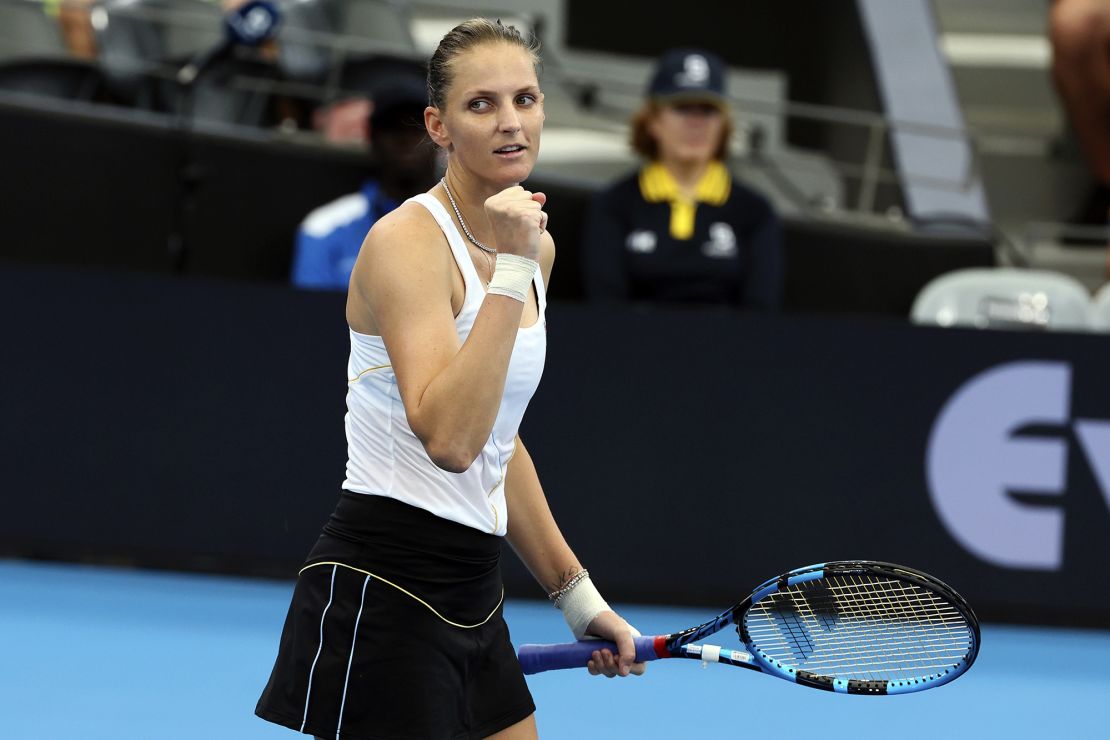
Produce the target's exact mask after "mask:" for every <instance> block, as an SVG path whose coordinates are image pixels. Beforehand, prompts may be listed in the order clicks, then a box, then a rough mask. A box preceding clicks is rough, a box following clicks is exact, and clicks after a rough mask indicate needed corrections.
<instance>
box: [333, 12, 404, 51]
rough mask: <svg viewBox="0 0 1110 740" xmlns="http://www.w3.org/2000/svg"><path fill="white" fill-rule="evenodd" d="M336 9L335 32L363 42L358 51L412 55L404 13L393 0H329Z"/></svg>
mask: <svg viewBox="0 0 1110 740" xmlns="http://www.w3.org/2000/svg"><path fill="white" fill-rule="evenodd" d="M332 2H333V3H335V4H336V6H337V9H338V18H339V26H338V28H339V32H340V33H341V34H343V35H344V36H348V37H353V38H356V39H359V40H360V41H365V42H367V43H366V46H365V48H360V49H352V51H354V52H356V53H358V52H371V53H384V54H402V55H403V54H416V42H415V40H414V39H413V36H412V29H411V27H410V25H409V18H408V14H407V12H406V10H405V8H404V6H403V4H402V3H399V2H396V1H395V0H332Z"/></svg>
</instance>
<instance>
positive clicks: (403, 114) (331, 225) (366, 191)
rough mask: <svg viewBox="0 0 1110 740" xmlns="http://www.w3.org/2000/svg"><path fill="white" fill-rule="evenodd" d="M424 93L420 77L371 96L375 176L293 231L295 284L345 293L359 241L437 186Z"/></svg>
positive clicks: (396, 83)
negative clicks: (400, 207)
mask: <svg viewBox="0 0 1110 740" xmlns="http://www.w3.org/2000/svg"><path fill="white" fill-rule="evenodd" d="M426 105H427V92H426V90H425V87H424V80H423V79H422V78H415V77H414V78H412V79H409V80H403V81H400V80H399V81H396V82H395V83H394V85H393V86H390V87H386V88H384V89H383V90H381V91H380V92H379V93H377V94H376V95H375V96H374V100H373V112H372V113H371V115H370V121H369V123H370V131H369V136H370V142H371V156H372V157H373V158H374V160H375V162H376V164H377V177H375V178H371V179H369V180H367V181H366V182H365V183H364V184H363V186H362V189H361V190H360V191H359V192H358V193H353V194H351V195H346V196H343V197H342V198H339V199H338V200H335V201H333V202H331V203H329V204H327V205H325V206H322V207H320V208H317V209H316V210H315V211H313V212H312V213H311V214H309V216H308V217H307V218H306V219H305V220H304V222H303V223H302V224H301V228H300V230H299V232H298V233H297V244H296V249H295V252H294V255H293V273H292V280H293V284H294V285H296V286H298V287H301V288H315V289H321V290H346V289H347V284H348V282H350V278H351V270H352V269H353V268H354V265H355V259H356V258H357V257H358V251H359V249H360V248H361V247H362V240H363V239H364V238H365V237H366V233H367V232H368V231H370V227H371V226H373V225H374V223H375V222H376V221H377V220H378V219H379V218H381V217H382V216H384V215H385V214H386V213H389V212H390V211H392V210H393V209H394V208H396V207H397V206H398V205H400V204H401V202H402V201H404V200H405V199H406V198H410V197H412V196H413V195H416V194H417V193H421V192H424V191H425V190H427V189H428V188H430V187H431V186H432V185H434V184H435V181H436V176H437V159H436V149H435V147H433V146H432V145H431V143H430V142H429V141H428V140H427V136H426V135H425V131H424V108H425V107H426Z"/></svg>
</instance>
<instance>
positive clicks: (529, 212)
mask: <svg viewBox="0 0 1110 740" xmlns="http://www.w3.org/2000/svg"><path fill="white" fill-rule="evenodd" d="M546 202H547V196H546V195H544V194H543V193H532V192H529V191H527V190H525V189H524V188H522V187H521V186H520V185H514V186H512V187H511V188H506V189H505V190H502V191H501V192H500V193H498V194H497V195H494V196H492V197H490V198H488V199H487V200H486V218H487V219H488V220H489V225H490V228H491V229H492V231H493V240H494V244H495V245H496V247H497V251H498V252H502V253H504V254H515V255H519V256H521V257H527V258H528V259H532V260H535V259H539V253H540V234H542V233H543V231H544V229H546V228H547V214H546V213H544V211H543V205H544V203H546Z"/></svg>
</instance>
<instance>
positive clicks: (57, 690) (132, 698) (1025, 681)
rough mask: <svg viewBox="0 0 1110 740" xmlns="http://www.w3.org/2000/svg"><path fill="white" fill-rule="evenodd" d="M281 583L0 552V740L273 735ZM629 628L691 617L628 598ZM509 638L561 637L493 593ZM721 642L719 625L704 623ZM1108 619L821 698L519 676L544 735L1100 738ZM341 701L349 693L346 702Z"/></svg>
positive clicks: (546, 609)
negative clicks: (965, 663) (934, 672)
mask: <svg viewBox="0 0 1110 740" xmlns="http://www.w3.org/2000/svg"><path fill="white" fill-rule="evenodd" d="M291 591H292V584H291V583H285V582H272V581H256V580H250V579H241V578H227V577H218V576H200V575H186V574H175V573H153V572H148V571H130V570H117V569H110V568H94V567H85V566H71V565H55V564H40V563H24V562H14V561H0V738H3V739H4V740H222V739H223V738H234V739H235V740H254V739H257V740H265V739H267V738H269V739H274V740H280V739H281V738H286V739H287V740H289V739H291V738H296V737H305V736H303V735H298V734H297V733H294V732H292V731H291V730H286V729H283V728H280V727H276V726H273V725H270V724H268V723H266V722H263V721H261V720H259V719H257V718H255V717H254V716H253V710H254V704H255V701H256V700H257V698H258V694H259V692H260V691H261V689H262V686H263V685H264V684H265V682H266V679H267V677H268V675H269V670H270V666H271V663H272V660H273V657H274V651H275V650H276V648H277V640H278V634H279V632H280V630H281V626H282V622H283V621H284V619H285V610H286V606H287V604H288V599H289V595H290V593H291ZM623 613H624V614H625V615H626V616H627V617H628V618H629V619H630V620H631V621H632V622H633V623H634V624H636V626H637V627H638V628H639V629H640V630H641V631H643V632H644V633H645V634H647V633H651V632H667V631H669V630H672V629H676V628H679V627H685V626H689V625H690V624H693V623H695V622H698V621H700V620H702V619H703V618H705V617H706V616H707V615H705V614H704V613H703V612H700V611H693V610H689V609H671V608H646V607H628V608H627V609H625V610H623ZM506 614H507V617H508V620H509V625H510V628H511V629H512V632H513V638H514V641H516V642H517V643H518V644H519V643H522V642H550V641H554V640H561V639H563V638H564V636H565V635H566V627H565V625H563V622H562V619H561V618H560V617H559V615H558V613H557V612H556V611H555V610H554V609H552V608H551V607H550V606H548V605H547V604H546V603H541V602H510V603H508V604H507V605H506ZM716 637H719V638H721V642H722V643H728V642H729V641H730V640H731V639H733V638H732V636H731V634H730V633H721V634H720V635H716ZM1108 664H1110V632H1097V631H1081V630H1061V629H1046V628H1035V629H1034V628H1017V627H1003V626H994V625H988V626H987V627H986V628H984V630H983V650H982V652H981V654H980V656H979V660H978V662H977V663H976V665H975V666H974V667H973V668H972V669H971V671H970V672H969V673H968V674H967V675H965V676H964V677H962V678H960V679H959V680H958V681H956V682H955V683H953V684H951V685H949V686H945V687H942V688H939V689H936V690H934V691H927V692H924V693H921V694H913V695H910V696H903V697H888V698H876V697H855V696H838V695H832V694H827V693H825V692H821V691H814V690H811V689H806V688H801V687H797V686H793V685H791V684H788V683H786V682H785V681H780V680H778V679H773V678H770V677H766V676H760V675H758V674H755V673H751V672H749V671H744V670H739V669H735V668H729V667H727V666H718V665H714V666H709V667H707V668H702V667H701V665H700V664H699V663H696V662H694V661H666V662H660V663H655V664H652V665H651V667H650V668H649V670H648V674H647V675H646V676H644V677H642V678H635V679H612V680H610V679H604V678H595V677H590V676H588V675H586V674H585V673H584V672H577V671H562V672H555V673H549V674H541V675H538V676H533V677H531V678H530V679H529V685H530V686H531V688H532V692H533V694H534V695H535V698H536V703H537V705H538V706H539V713H538V714H537V721H538V724H539V727H540V736H541V737H542V738H544V740H561V739H562V738H570V739H572V740H593V738H619V739H623V738H648V739H650V740H656V739H658V740H663V739H667V740H670V739H673V738H676V739H685V738H697V737H708V736H721V737H736V738H739V737H744V736H746V735H748V734H749V733H750V732H751V730H752V729H753V728H762V729H760V730H759V732H761V734H771V735H773V736H775V737H781V738H793V737H799V738H806V739H807V740H808V739H809V738H811V737H814V736H818V737H820V738H821V739H822V740H838V739H840V738H844V739H847V738H864V739H867V738H889V737H900V738H929V739H930V740H933V739H934V738H936V737H938V736H947V737H953V738H965V737H966V738H999V737H1005V738H1037V739H1038V740H1043V739H1044V738H1069V739H1070V738H1104V737H1108V736H1110V730H1108V728H1110V675H1108V671H1107V669H1106V666H1107V665H1108ZM352 700H353V698H352Z"/></svg>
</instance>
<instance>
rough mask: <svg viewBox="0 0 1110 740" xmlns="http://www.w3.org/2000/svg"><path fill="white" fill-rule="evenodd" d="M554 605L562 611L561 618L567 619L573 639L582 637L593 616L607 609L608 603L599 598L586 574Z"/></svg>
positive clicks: (599, 595) (595, 588)
mask: <svg viewBox="0 0 1110 740" xmlns="http://www.w3.org/2000/svg"><path fill="white" fill-rule="evenodd" d="M555 606H557V607H558V608H559V611H561V612H562V613H563V619H565V620H567V626H568V627H570V631H571V632H572V633H573V634H574V639H575V640H581V639H583V637H585V635H586V628H587V627H589V626H590V622H592V621H594V617H596V616H597V615H598V614H601V613H602V612H603V611H606V610H608V609H609V605H608V604H606V603H605V599H603V598H601V594H600V593H598V591H597V587H596V586H594V583H593V581H591V580H590V579H589V577H588V576H587V577H586V578H583V579H582V580H581V581H579V582H578V585H576V586H575V587H574V588H572V589H571V590H570V591H568V592H567V593H565V594H563V595H562V596H561V597H560V598H559V600H558V601H557V602H556V603H555Z"/></svg>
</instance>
